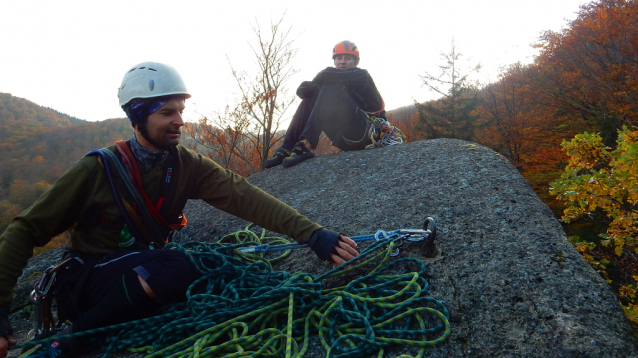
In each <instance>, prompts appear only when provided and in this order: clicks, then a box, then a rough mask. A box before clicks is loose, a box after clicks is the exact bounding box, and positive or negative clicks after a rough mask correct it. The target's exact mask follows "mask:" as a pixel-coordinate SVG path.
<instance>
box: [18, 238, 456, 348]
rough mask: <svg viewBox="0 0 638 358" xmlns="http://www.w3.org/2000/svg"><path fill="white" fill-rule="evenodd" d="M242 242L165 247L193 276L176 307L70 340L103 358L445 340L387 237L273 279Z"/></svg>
mask: <svg viewBox="0 0 638 358" xmlns="http://www.w3.org/2000/svg"><path fill="white" fill-rule="evenodd" d="M245 231H248V232H250V231H249V230H248V228H247V230H245ZM263 234H264V233H263V232H262V237H261V239H263ZM234 235H237V234H234ZM253 235H254V233H253ZM244 236H251V235H250V234H248V233H244V234H241V235H239V236H236V237H237V240H236V241H237V242H239V244H229V243H198V242H191V243H186V244H184V245H180V244H177V243H170V244H168V245H167V247H166V248H170V249H178V250H182V251H184V252H185V253H186V254H187V255H188V257H189V258H190V260H191V262H192V263H193V264H194V265H195V266H196V267H197V268H198V270H200V272H201V273H202V274H203V277H202V278H200V279H199V280H198V281H196V282H194V283H193V284H192V285H191V286H190V287H189V289H188V292H187V301H186V302H185V303H181V304H177V305H174V306H172V307H170V308H169V309H168V310H166V311H165V312H164V313H163V314H161V315H159V316H155V317H151V318H147V319H143V320H139V321H133V322H128V323H123V324H119V325H116V326H111V327H105V328H101V329H98V330H94V331H89V332H80V333H75V334H73V335H90V334H95V333H98V332H111V335H110V336H108V337H107V338H106V344H105V348H104V350H105V356H108V355H109V354H110V353H113V352H116V351H120V350H123V349H127V350H129V351H131V352H137V353H145V354H147V355H146V357H228V358H234V357H281V356H285V357H303V356H305V355H306V354H312V356H316V355H317V353H316V352H317V349H318V347H317V344H320V345H321V348H322V350H323V353H321V354H325V355H326V356H327V357H334V358H345V357H349V358H350V357H372V356H375V355H376V356H378V357H382V356H383V355H384V352H386V351H388V350H389V349H393V351H394V348H396V347H398V346H404V345H407V346H411V347H415V348H414V350H418V353H417V355H416V357H422V356H423V354H424V353H425V350H426V348H427V347H431V346H434V345H436V344H439V343H441V342H443V341H445V340H446V339H447V337H448V336H449V335H450V324H449V321H448V317H449V314H448V311H447V309H446V308H445V306H444V304H443V302H440V301H437V300H435V299H433V298H431V297H426V296H425V294H426V293H427V290H428V283H427V281H426V280H425V279H424V275H425V265H424V264H423V262H421V261H419V260H417V259H412V258H401V259H392V257H391V254H392V253H393V252H394V251H395V246H396V245H397V244H396V242H395V240H396V234H393V235H391V236H389V237H386V238H383V239H380V240H378V241H376V242H374V243H372V244H371V245H370V246H368V247H367V248H366V249H364V250H362V252H361V254H360V256H359V257H358V258H357V259H355V260H352V261H350V262H347V263H346V264H344V265H342V266H339V267H337V268H335V269H333V270H330V271H329V272H326V273H325V274H323V275H321V276H318V277H314V276H313V275H310V274H307V273H298V274H292V275H291V274H289V273H286V272H282V271H273V270H272V268H271V265H270V262H268V260H266V259H265V258H263V253H258V254H256V255H254V256H251V257H248V258H247V257H245V256H246V255H253V254H246V253H242V254H241V255H242V258H239V257H238V256H237V254H236V253H239V252H241V251H240V249H241V248H242V247H246V246H248V245H253V244H254V242H252V241H254V237H252V238H251V239H250V240H244V238H245V237H244ZM222 241H224V239H222ZM271 243H272V242H271ZM288 253H289V252H288V251H286V252H284V254H282V256H285V255H287V254H288ZM246 259H248V260H247V261H250V262H246V261H244V260H246ZM276 259H281V257H278V258H276ZM375 264H376V266H374V268H373V269H372V270H371V271H370V272H369V273H368V274H366V275H364V276H361V277H359V278H357V279H354V280H352V281H351V282H349V283H348V284H347V285H345V286H342V287H333V288H327V287H324V286H327V283H328V281H331V282H332V283H334V281H336V280H335V279H332V278H334V277H335V276H338V275H340V274H343V273H347V272H352V271H353V270H359V269H361V268H363V267H364V266H367V267H372V266H373V265H375ZM408 266H409V267H410V268H412V270H411V271H410V270H406V269H404V267H408ZM399 271H402V273H395V272H399ZM406 271H407V272H406ZM357 272H358V271H357ZM329 279H332V280H329ZM317 337H318V339H317ZM35 343H37V342H30V343H29V345H32V344H35ZM400 357H411V356H409V355H401V356H400Z"/></svg>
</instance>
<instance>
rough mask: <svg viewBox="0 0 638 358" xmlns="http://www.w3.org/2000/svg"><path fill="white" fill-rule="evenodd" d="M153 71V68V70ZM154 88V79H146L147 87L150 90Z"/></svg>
mask: <svg viewBox="0 0 638 358" xmlns="http://www.w3.org/2000/svg"><path fill="white" fill-rule="evenodd" d="M153 71H155V70H153ZM154 88H155V81H153V80H149V81H148V89H150V90H151V91H152V90H153V89H154Z"/></svg>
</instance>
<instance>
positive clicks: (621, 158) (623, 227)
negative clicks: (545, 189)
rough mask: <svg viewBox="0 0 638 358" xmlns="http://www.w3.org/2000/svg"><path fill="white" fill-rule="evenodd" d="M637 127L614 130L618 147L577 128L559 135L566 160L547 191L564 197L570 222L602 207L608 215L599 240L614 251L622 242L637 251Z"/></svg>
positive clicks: (617, 249) (591, 213)
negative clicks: (570, 133) (567, 137)
mask: <svg viewBox="0 0 638 358" xmlns="http://www.w3.org/2000/svg"><path fill="white" fill-rule="evenodd" d="M637 138H638V131H632V130H630V129H628V128H627V127H626V126H625V127H623V129H622V130H620V131H619V132H618V140H617V147H616V148H615V149H613V150H612V149H611V148H609V147H607V146H605V145H604V144H603V139H602V138H601V137H600V135H598V134H592V133H587V132H585V133H583V134H578V135H577V136H576V137H575V138H574V139H572V140H571V141H563V144H562V146H563V150H564V151H565V153H567V155H568V156H569V163H568V165H567V167H566V168H565V172H564V173H563V174H562V175H561V177H560V178H559V179H557V180H555V181H554V182H553V183H552V185H551V187H550V192H551V193H552V194H553V195H558V199H559V200H564V201H566V202H567V204H568V207H567V209H565V211H564V215H563V220H564V221H565V222H567V223H569V222H570V221H572V220H575V219H578V218H580V217H582V216H584V215H593V213H594V212H595V211H596V210H602V211H603V212H604V213H605V216H606V218H607V220H608V221H609V227H608V229H607V232H606V233H604V234H602V235H601V237H602V238H603V241H602V244H603V245H605V246H608V245H612V246H613V247H614V250H615V252H616V254H617V255H619V256H620V255H621V254H622V251H623V248H624V247H629V248H630V249H632V250H633V251H634V252H637V253H638V238H637V235H638V228H637V227H636V224H637V223H638V205H637V200H638V184H637V182H636V169H637V163H638V143H637V142H636V139H637Z"/></svg>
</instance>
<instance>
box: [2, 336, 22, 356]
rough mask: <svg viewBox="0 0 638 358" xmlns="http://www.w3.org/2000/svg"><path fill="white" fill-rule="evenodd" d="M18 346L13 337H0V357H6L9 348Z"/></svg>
mask: <svg viewBox="0 0 638 358" xmlns="http://www.w3.org/2000/svg"><path fill="white" fill-rule="evenodd" d="M16 344H18V341H16V340H15V339H14V338H13V336H7V337H5V336H0V357H6V356H7V352H8V350H9V346H13V345H16Z"/></svg>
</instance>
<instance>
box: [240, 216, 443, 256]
mask: <svg viewBox="0 0 638 358" xmlns="http://www.w3.org/2000/svg"><path fill="white" fill-rule="evenodd" d="M383 238H392V241H393V242H395V243H397V246H396V250H395V251H394V252H392V254H391V256H397V255H399V249H398V247H399V246H401V245H403V240H407V241H415V242H420V241H425V246H424V248H423V254H424V256H425V257H428V258H431V257H434V256H435V253H436V246H435V244H434V239H436V224H435V222H434V219H432V218H431V217H427V218H425V221H424V222H423V229H422V230H418V229H401V230H395V231H390V232H385V231H383V230H379V231H377V232H376V233H375V234H374V235H363V236H354V237H351V239H352V240H354V241H365V240H373V239H374V240H376V241H379V240H380V239H383ZM306 247H308V245H300V244H283V245H268V244H264V245H258V246H249V247H242V248H239V249H237V251H239V252H241V253H260V252H267V251H283V250H292V249H301V248H306Z"/></svg>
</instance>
